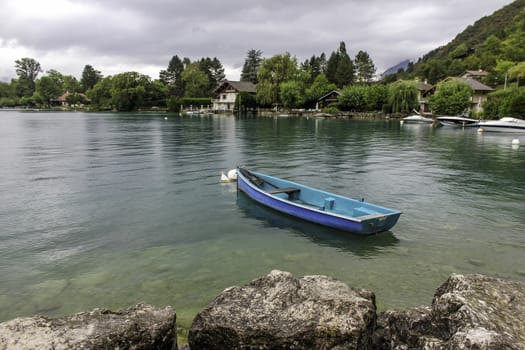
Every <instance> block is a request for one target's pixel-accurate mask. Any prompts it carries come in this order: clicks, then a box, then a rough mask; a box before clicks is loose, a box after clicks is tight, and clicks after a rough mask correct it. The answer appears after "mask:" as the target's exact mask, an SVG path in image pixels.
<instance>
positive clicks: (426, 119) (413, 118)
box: [401, 114, 434, 123]
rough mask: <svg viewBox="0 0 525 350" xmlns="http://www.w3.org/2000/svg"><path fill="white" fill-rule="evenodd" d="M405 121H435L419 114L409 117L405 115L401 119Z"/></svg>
mask: <svg viewBox="0 0 525 350" xmlns="http://www.w3.org/2000/svg"><path fill="white" fill-rule="evenodd" d="M401 121H402V122H403V123H433V122H434V119H432V118H427V117H423V116H422V115H419V114H414V115H409V116H408V117H404V118H403V119H401Z"/></svg>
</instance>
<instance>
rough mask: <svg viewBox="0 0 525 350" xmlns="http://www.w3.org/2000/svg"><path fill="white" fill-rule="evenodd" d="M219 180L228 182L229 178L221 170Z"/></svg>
mask: <svg viewBox="0 0 525 350" xmlns="http://www.w3.org/2000/svg"><path fill="white" fill-rule="evenodd" d="M220 182H230V179H228V176H226V174H224V172H223V171H221V181H220Z"/></svg>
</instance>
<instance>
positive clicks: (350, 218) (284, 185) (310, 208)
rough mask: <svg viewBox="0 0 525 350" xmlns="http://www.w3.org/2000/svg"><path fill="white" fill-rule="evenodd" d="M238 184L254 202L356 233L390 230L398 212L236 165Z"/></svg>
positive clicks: (397, 216) (399, 213)
mask: <svg viewBox="0 0 525 350" xmlns="http://www.w3.org/2000/svg"><path fill="white" fill-rule="evenodd" d="M237 186H238V188H239V190H241V191H243V192H244V193H246V194H247V195H248V197H250V198H252V199H253V200H255V201H256V202H259V203H261V204H263V205H265V206H268V207H270V208H272V209H274V210H277V211H280V212H283V213H286V214H289V215H292V216H295V217H298V218H300V219H303V220H307V221H310V222H314V223H316V224H320V225H323V226H328V227H332V228H335V229H339V230H343V231H348V232H352V233H357V234H373V233H378V232H383V231H388V230H389V229H391V228H392V227H393V226H394V225H395V224H396V222H397V220H398V219H399V216H400V215H401V212H399V211H397V210H393V209H389V208H385V207H382V206H379V205H374V204H370V203H366V202H365V201H364V200H355V199H352V198H348V197H343V196H339V195H336V194H333V193H329V192H325V191H321V190H318V189H315V188H311V187H308V186H304V185H300V184H298V183H295V182H292V181H287V180H283V179H279V178H276V177H272V176H268V175H265V174H261V173H257V172H253V171H249V170H248V169H246V168H237Z"/></svg>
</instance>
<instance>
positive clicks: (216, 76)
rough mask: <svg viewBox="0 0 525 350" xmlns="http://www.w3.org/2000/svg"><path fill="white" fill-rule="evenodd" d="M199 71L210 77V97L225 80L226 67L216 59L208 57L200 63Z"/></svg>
mask: <svg viewBox="0 0 525 350" xmlns="http://www.w3.org/2000/svg"><path fill="white" fill-rule="evenodd" d="M199 69H200V70H201V71H202V72H204V73H205V74H206V75H207V76H208V88H207V93H206V96H210V95H211V94H212V93H213V90H215V88H217V86H218V85H219V84H220V83H221V82H222V81H223V80H224V78H225V77H226V75H224V67H223V66H222V63H221V62H220V61H219V60H218V59H217V58H216V57H214V58H213V59H211V58H209V57H206V58H202V59H201V60H200V61H199Z"/></svg>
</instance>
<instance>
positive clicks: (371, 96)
mask: <svg viewBox="0 0 525 350" xmlns="http://www.w3.org/2000/svg"><path fill="white" fill-rule="evenodd" d="M387 98H388V90H387V87H386V85H383V84H375V85H372V86H369V87H368V88H367V89H366V91H365V103H366V111H370V112H372V111H374V112H375V111H381V110H382V109H383V106H384V105H385V104H386V103H387Z"/></svg>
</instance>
